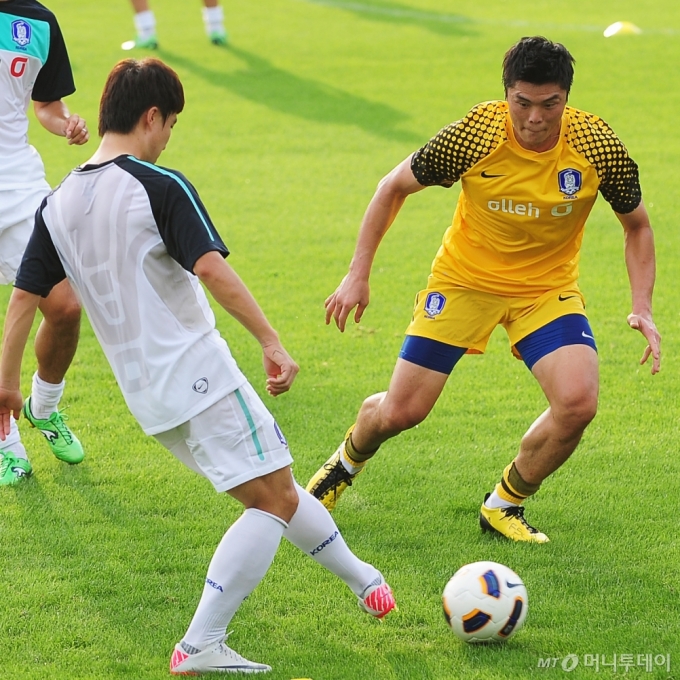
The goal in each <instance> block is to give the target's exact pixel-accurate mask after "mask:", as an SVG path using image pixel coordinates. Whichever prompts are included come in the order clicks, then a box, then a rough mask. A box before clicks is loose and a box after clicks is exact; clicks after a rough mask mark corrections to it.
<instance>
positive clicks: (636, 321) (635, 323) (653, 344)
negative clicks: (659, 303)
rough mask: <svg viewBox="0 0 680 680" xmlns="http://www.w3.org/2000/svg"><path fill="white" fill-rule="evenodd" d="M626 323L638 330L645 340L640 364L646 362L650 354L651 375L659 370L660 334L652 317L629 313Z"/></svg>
mask: <svg viewBox="0 0 680 680" xmlns="http://www.w3.org/2000/svg"><path fill="white" fill-rule="evenodd" d="M628 325H629V326H630V327H631V328H634V329H635V330H636V331H640V333H642V335H644V336H645V338H646V340H647V343H648V345H647V347H646V348H645V351H644V352H643V354H642V359H640V364H644V363H646V361H647V359H649V357H650V355H651V357H652V375H655V374H656V373H658V372H659V369H660V368H661V336H660V335H659V331H658V330H656V325H655V324H654V321H652V317H651V315H650V316H646V315H642V314H629V315H628Z"/></svg>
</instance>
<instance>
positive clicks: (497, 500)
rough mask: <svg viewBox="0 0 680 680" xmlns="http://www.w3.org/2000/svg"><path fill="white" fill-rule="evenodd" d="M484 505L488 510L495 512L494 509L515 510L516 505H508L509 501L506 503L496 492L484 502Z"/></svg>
mask: <svg viewBox="0 0 680 680" xmlns="http://www.w3.org/2000/svg"><path fill="white" fill-rule="evenodd" d="M484 505H485V506H486V507H487V508H489V510H495V509H496V508H516V507H517V503H510V501H506V500H505V499H503V498H501V497H500V496H499V495H498V494H497V493H496V491H495V490H494V492H493V493H492V494H491V495H490V496H489V497H488V498H487V499H486V500H485V501H484Z"/></svg>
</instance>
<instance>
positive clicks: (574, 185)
mask: <svg viewBox="0 0 680 680" xmlns="http://www.w3.org/2000/svg"><path fill="white" fill-rule="evenodd" d="M557 181H558V182H559V185H560V191H561V192H562V193H563V194H565V195H567V196H573V195H574V194H575V193H576V192H577V191H580V189H581V184H582V183H583V175H582V174H581V173H580V172H579V171H578V170H574V168H567V169H566V170H560V172H558V173H557Z"/></svg>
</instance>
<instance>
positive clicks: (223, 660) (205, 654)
mask: <svg viewBox="0 0 680 680" xmlns="http://www.w3.org/2000/svg"><path fill="white" fill-rule="evenodd" d="M271 669H272V667H271V666H266V665H265V664H263V663H255V662H254V661H248V659H245V658H243V657H242V656H241V655H240V654H238V653H236V652H235V651H234V650H233V649H231V648H230V647H227V645H225V644H224V638H222V639H221V640H219V641H218V642H216V643H215V644H213V645H210V647H206V649H204V650H202V651H200V652H198V654H187V653H186V652H185V651H184V650H183V649H182V647H181V646H180V645H179V644H177V645H175V649H174V651H173V652H172V658H171V659H170V673H171V674H172V675H199V674H200V673H268V672H269V671H270V670H271Z"/></svg>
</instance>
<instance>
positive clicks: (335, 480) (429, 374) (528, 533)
mask: <svg viewBox="0 0 680 680" xmlns="http://www.w3.org/2000/svg"><path fill="white" fill-rule="evenodd" d="M532 373H533V375H534V377H535V378H536V380H537V381H538V383H539V385H540V386H541V388H542V390H543V392H544V394H545V396H546V398H547V400H548V404H549V407H548V409H547V410H546V411H545V412H544V413H543V414H541V415H540V416H539V417H538V418H537V419H536V420H535V421H534V423H533V424H532V425H531V427H530V428H529V430H528V431H527V432H526V434H525V435H524V437H523V438H522V442H521V444H520V448H519V453H518V455H517V456H516V458H515V459H514V461H513V462H512V463H511V464H510V465H508V466H507V467H506V469H505V470H504V472H503V475H502V478H501V481H500V482H499V483H498V484H497V486H496V489H495V490H494V492H493V493H491V494H488V496H487V498H485V503H484V505H483V506H482V509H481V516H480V522H481V524H482V528H483V529H485V530H492V531H496V532H498V533H501V534H502V535H504V536H506V537H508V538H511V539H513V540H518V541H530V542H536V543H544V542H546V541H547V540H548V537H547V536H546V535H545V534H543V533H541V532H539V531H538V530H536V529H535V528H534V527H532V526H530V525H529V524H528V523H527V522H526V520H525V519H524V516H523V511H524V508H523V507H522V506H521V503H522V502H523V501H524V500H525V499H526V498H527V497H528V496H530V495H532V494H534V493H536V491H538V488H539V487H540V485H541V483H542V482H543V480H544V479H545V478H546V477H548V476H549V475H550V474H552V473H553V472H554V471H555V470H557V469H558V468H559V467H560V466H561V465H562V464H563V463H564V462H565V461H566V460H567V458H569V456H570V455H571V453H572V452H573V451H574V449H575V448H576V446H577V445H578V443H579V441H580V440H581V436H582V434H583V432H584V430H585V428H586V427H587V426H588V424H589V423H590V421H591V420H592V419H593V418H594V417H595V414H596V412H597V399H598V389H599V377H598V363H597V354H596V352H595V350H593V349H592V348H591V347H589V346H587V345H568V346H565V347H560V348H559V349H557V350H555V351H553V352H551V353H550V354H547V355H546V356H544V357H543V358H541V359H540V360H539V361H537V362H536V364H535V365H534V367H533V369H532ZM447 379H448V375H446V374H444V373H439V372H437V371H433V370H430V369H427V368H423V367H422V366H418V365H416V364H413V363H410V362H408V361H405V360H403V359H398V360H397V365H396V367H395V370H394V373H393V375H392V380H391V382H390V386H389V389H388V391H387V392H382V393H379V394H374V395H372V396H370V397H368V398H367V399H366V400H365V401H364V403H363V404H362V406H361V409H360V410H359V414H358V416H357V421H356V425H355V426H354V428H353V429H352V430H351V432H350V433H348V435H347V437H346V439H345V441H344V442H343V443H342V444H341V445H340V447H339V449H338V450H337V451H336V452H335V454H333V456H332V457H331V458H330V459H329V460H328V461H327V462H326V463H325V465H324V466H323V467H322V468H321V469H320V470H319V471H318V472H317V474H316V475H315V476H314V477H313V478H312V480H311V481H310V483H309V485H308V486H307V490H308V491H310V492H311V493H313V494H314V495H315V496H316V497H317V498H318V499H319V500H321V502H322V503H324V505H325V506H326V507H327V508H329V509H332V508H334V507H335V503H336V501H337V498H338V496H339V495H340V493H342V492H343V491H344V490H345V489H346V488H347V486H350V485H351V484H352V481H353V480H354V478H355V477H356V475H358V474H359V473H360V472H361V471H362V470H363V468H364V466H365V464H366V462H367V461H368V460H369V459H370V458H371V457H372V456H373V455H374V454H375V453H376V452H377V450H378V448H379V446H380V445H381V444H382V443H383V442H385V441H387V440H388V439H390V438H391V437H394V436H396V435H397V434H399V433H400V432H403V431H404V430H408V429H410V428H412V427H415V426H416V425H418V424H419V423H421V422H422V421H423V420H424V419H425V418H426V417H427V415H428V414H429V413H430V411H431V410H432V408H433V407H434V405H435V403H436V401H437V399H438V398H439V395H440V394H441V392H442V390H443V389H444V385H445V384H446V381H447Z"/></svg>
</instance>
